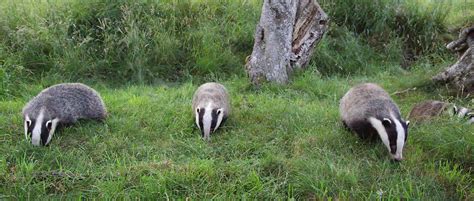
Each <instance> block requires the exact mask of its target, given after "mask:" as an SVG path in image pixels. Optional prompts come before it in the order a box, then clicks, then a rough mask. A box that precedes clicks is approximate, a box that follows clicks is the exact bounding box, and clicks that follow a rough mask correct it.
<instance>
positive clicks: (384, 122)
mask: <svg viewBox="0 0 474 201" xmlns="http://www.w3.org/2000/svg"><path fill="white" fill-rule="evenodd" d="M382 124H383V126H385V127H389V126H390V125H391V124H392V120H390V119H389V118H383V120H382Z"/></svg>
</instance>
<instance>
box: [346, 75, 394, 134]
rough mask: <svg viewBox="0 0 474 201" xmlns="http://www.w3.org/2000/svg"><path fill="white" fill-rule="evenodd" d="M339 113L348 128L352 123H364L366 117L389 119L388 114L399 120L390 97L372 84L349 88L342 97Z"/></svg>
mask: <svg viewBox="0 0 474 201" xmlns="http://www.w3.org/2000/svg"><path fill="white" fill-rule="evenodd" d="M339 112H340V114H341V118H342V120H343V121H344V122H345V123H346V124H347V126H349V127H351V126H350V125H351V124H352V123H353V122H359V121H365V119H366V118H367V117H377V118H378V119H382V118H389V119H391V117H390V113H393V114H394V115H395V117H397V118H401V115H400V109H398V106H397V105H396V104H395V103H394V102H393V100H392V99H391V98H390V95H389V94H388V93H387V92H386V91H385V90H383V89H382V88H381V87H380V86H378V85H376V84H373V83H366V84H361V85H357V86H355V87H353V88H351V89H350V90H349V91H348V92H347V93H346V94H345V95H344V97H342V99H341V102H340V107H339Z"/></svg>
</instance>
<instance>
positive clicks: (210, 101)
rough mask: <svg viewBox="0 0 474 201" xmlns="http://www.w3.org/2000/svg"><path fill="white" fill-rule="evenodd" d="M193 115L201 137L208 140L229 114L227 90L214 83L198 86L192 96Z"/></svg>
mask: <svg viewBox="0 0 474 201" xmlns="http://www.w3.org/2000/svg"><path fill="white" fill-rule="evenodd" d="M193 113H194V118H195V120H196V125H197V126H198V127H199V129H200V130H201V135H202V137H203V138H204V139H206V140H210V134H211V133H212V132H214V131H215V130H217V128H219V126H220V125H221V123H222V122H223V121H224V120H225V119H226V118H227V117H228V116H229V114H230V99H229V93H228V92H227V89H226V88H225V87H224V86H223V85H222V84H219V83H215V82H208V83H205V84H203V85H201V86H199V88H198V89H197V90H196V92H195V93H194V96H193Z"/></svg>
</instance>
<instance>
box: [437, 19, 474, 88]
mask: <svg viewBox="0 0 474 201" xmlns="http://www.w3.org/2000/svg"><path fill="white" fill-rule="evenodd" d="M446 47H447V48H448V49H451V50H453V51H457V52H458V53H459V55H460V57H459V58H458V61H457V62H456V63H455V64H453V65H452V66H450V67H448V68H447V69H446V70H444V71H443V72H441V73H439V74H438V75H436V76H434V77H433V80H434V81H435V82H438V83H445V84H449V85H451V86H452V87H454V89H455V90H457V91H458V92H461V93H464V92H467V93H473V92H474V65H473V63H474V26H472V27H470V28H467V29H464V30H463V31H462V32H461V33H460V34H459V39H458V40H455V41H453V42H451V43H449V44H448V45H447V46H446Z"/></svg>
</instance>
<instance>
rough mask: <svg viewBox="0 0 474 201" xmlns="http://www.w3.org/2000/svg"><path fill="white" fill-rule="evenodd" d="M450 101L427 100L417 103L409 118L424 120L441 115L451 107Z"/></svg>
mask: <svg viewBox="0 0 474 201" xmlns="http://www.w3.org/2000/svg"><path fill="white" fill-rule="evenodd" d="M449 105H450V104H449V103H445V102H441V101H435V100H427V101H424V102H421V103H418V104H416V105H415V106H413V108H412V109H411V111H410V114H409V115H408V119H410V120H414V121H424V120H427V119H429V118H432V117H435V116H439V115H441V113H443V112H444V111H445V110H446V109H448V108H449Z"/></svg>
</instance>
